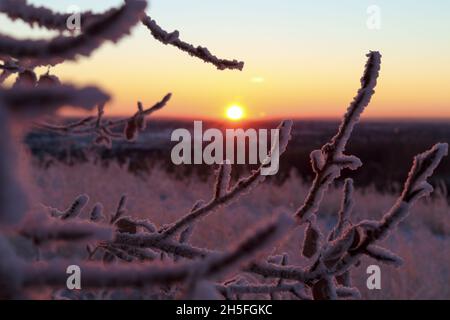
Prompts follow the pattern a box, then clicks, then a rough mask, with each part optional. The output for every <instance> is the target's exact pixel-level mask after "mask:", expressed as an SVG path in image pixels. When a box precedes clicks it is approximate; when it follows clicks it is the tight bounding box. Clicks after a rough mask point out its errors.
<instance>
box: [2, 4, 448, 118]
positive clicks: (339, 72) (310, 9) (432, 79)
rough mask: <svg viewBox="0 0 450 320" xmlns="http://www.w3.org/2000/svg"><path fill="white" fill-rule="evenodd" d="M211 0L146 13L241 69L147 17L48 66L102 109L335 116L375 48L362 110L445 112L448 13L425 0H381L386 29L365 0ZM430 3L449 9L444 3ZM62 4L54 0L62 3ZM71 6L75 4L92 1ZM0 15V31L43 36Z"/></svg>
mask: <svg viewBox="0 0 450 320" xmlns="http://www.w3.org/2000/svg"><path fill="white" fill-rule="evenodd" d="M35 2H36V3H39V1H35ZM41 2H42V1H41ZM50 2H52V1H50ZM69 2H70V3H69ZM113 2H114V1H111V2H110V3H113ZM214 2H215V4H214V5H213V4H208V5H204V6H202V5H201V4H200V2H198V0H193V1H192V2H190V4H191V6H188V5H187V4H186V2H182V1H180V0H166V1H156V0H155V1H152V7H151V10H150V11H149V14H151V15H152V17H154V18H155V19H157V20H158V21H159V23H160V24H161V25H162V26H164V27H165V28H167V29H168V30H173V29H175V28H177V29H179V30H180V31H181V36H182V38H183V39H185V40H187V41H190V42H192V43H194V44H196V45H197V44H201V45H205V46H207V47H208V48H209V49H210V50H211V51H212V52H213V53H214V54H217V55H218V56H220V57H223V58H237V59H239V60H244V61H245V63H246V65H245V69H244V71H242V72H239V71H218V70H216V69H215V68H214V67H213V66H212V65H210V64H205V63H203V62H201V61H198V60H196V59H194V58H192V57H189V56H187V55H186V54H185V53H183V52H179V51H178V50H177V49H175V48H173V47H168V46H164V45H162V44H160V43H158V42H156V41H155V40H153V38H152V37H151V35H150V34H149V32H148V31H147V30H146V29H145V28H144V27H143V26H138V27H136V28H135V29H134V31H133V33H132V35H131V36H130V37H128V38H126V39H125V40H122V41H121V42H120V43H119V44H118V45H112V44H107V45H105V46H103V47H102V48H101V49H100V50H98V51H97V52H95V53H94V55H93V56H92V57H91V58H89V59H85V58H83V59H80V60H79V61H78V62H76V63H66V64H64V65H60V66H57V67H55V68H53V69H52V72H53V73H54V74H56V75H58V76H59V77H60V78H61V79H62V80H64V81H67V82H73V83H76V84H79V85H87V84H96V85H98V86H100V87H102V88H103V89H105V90H106V91H108V92H110V93H111V94H112V95H113V97H114V100H113V101H112V102H111V103H110V104H109V105H108V109H109V112H108V113H109V114H110V115H122V114H130V113H133V112H134V111H135V109H136V101H137V100H141V101H142V102H143V103H144V104H145V105H146V106H149V105H151V104H153V103H154V102H156V101H158V100H159V99H160V98H162V97H163V96H164V95H165V94H166V93H167V92H172V93H173V99H172V100H171V102H170V103H169V105H168V106H167V107H166V109H165V110H163V111H161V112H159V113H158V115H159V116H165V117H178V116H181V117H188V118H197V119H206V118H220V117H223V114H224V110H225V108H226V107H227V106H229V105H231V104H240V105H242V106H244V107H245V109H246V114H247V116H248V117H249V118H254V119H268V118H272V117H277V118H279V117H284V118H310V117H327V118H329V117H338V116H340V115H341V114H342V113H343V112H344V111H345V109H346V108H347V106H348V104H349V102H350V101H351V99H352V98H353V96H354V95H355V93H356V90H357V89H358V87H359V79H360V77H361V74H362V71H363V66H364V63H365V59H366V57H365V53H367V52H368V51H369V50H379V51H381V53H382V54H383V63H382V71H381V76H380V80H379V85H378V87H377V90H376V91H377V93H376V95H375V96H374V98H373V102H372V103H371V105H370V107H369V109H368V110H367V112H366V113H365V117H372V118H373V117H389V118H399V117H400V118H405V117H407V118H449V117H450V105H449V104H450V90H449V89H448V88H449V84H450V61H449V59H450V41H448V31H450V20H449V19H448V18H446V15H445V14H443V12H442V11H445V10H444V9H443V8H442V7H441V9H440V10H438V8H436V6H435V5H433V4H432V2H433V1H427V2H426V3H421V4H410V3H409V2H407V1H403V0H399V1H396V3H395V4H393V3H392V1H379V3H380V8H381V9H382V28H381V29H380V30H377V31H374V30H369V29H368V28H367V27H366V19H367V14H366V9H367V6H368V5H369V4H371V3H370V2H368V1H347V5H346V6H340V5H337V4H336V3H335V2H333V1H330V0H322V1H314V2H315V3H316V4H311V2H310V1H308V2H309V3H308V4H307V3H306V2H304V1H293V0H289V1H283V4H282V5H277V4H274V3H273V1H265V0H264V1H256V0H249V1H246V4H245V5H242V8H241V10H238V11H236V10H232V8H236V6H238V7H239V4H241V3H242V2H239V1H237V0H232V1H231V3H230V2H228V3H226V2H222V3H220V2H219V1H214ZM233 2H236V3H235V4H234V5H233V4H232V3H233ZM436 2H439V3H440V4H441V5H442V6H444V7H448V9H449V10H450V4H449V3H448V2H441V1H437V0H436ZM62 3H64V1H59V2H54V5H55V6H60V7H61V8H64V4H62ZM72 3H73V1H68V2H67V6H68V5H70V4H72ZM195 3H197V5H195ZM201 3H204V2H201ZM251 3H253V4H254V7H252V5H251ZM79 4H80V6H81V7H82V8H83V9H85V8H89V5H90V3H89V2H88V1H81V2H79ZM401 4H403V5H404V6H407V9H408V10H404V9H405V7H402V6H401ZM109 5H112V4H109ZM107 6H108V4H104V5H103V7H98V8H97V9H98V10H99V11H100V10H102V9H104V8H106V7H107ZM180 6H181V7H180ZM171 7H173V8H175V7H176V8H178V9H177V12H176V13H173V11H171V10H170V8H171ZM200 7H202V9H201V10H199V8H200ZM254 8H257V10H256V9H254ZM255 10H256V11H255ZM449 10H447V12H449ZM4 21H5V20H4V19H3V18H2V19H1V21H0V22H2V29H3V30H4V31H3V32H5V33H9V34H18V35H19V36H21V37H27V36H30V35H32V36H36V34H38V35H41V34H43V33H44V31H43V30H41V31H38V32H37V33H33V31H32V30H30V29H29V28H27V27H25V26H24V25H22V24H21V23H20V22H15V23H5V22H4ZM445 30H447V31H445ZM43 71H44V70H43ZM67 113H70V111H66V114H67Z"/></svg>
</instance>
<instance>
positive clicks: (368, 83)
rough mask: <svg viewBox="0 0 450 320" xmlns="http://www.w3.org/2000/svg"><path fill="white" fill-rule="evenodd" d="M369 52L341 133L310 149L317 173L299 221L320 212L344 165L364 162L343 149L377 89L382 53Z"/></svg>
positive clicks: (349, 167) (353, 165) (358, 165)
mask: <svg viewBox="0 0 450 320" xmlns="http://www.w3.org/2000/svg"><path fill="white" fill-rule="evenodd" d="M367 56H368V61H367V63H366V67H365V71H364V74H363V76H362V78H361V88H360V89H359V91H358V93H357V95H356V97H355V98H354V99H353V102H352V103H351V104H350V106H349V108H348V110H347V113H346V114H345V115H344V119H343V121H342V123H341V125H340V128H339V131H338V133H337V134H336V135H335V136H334V137H333V138H332V139H331V140H330V142H328V143H327V144H325V145H324V146H323V147H322V149H321V150H316V151H313V152H312V153H311V164H312V167H313V170H314V172H315V174H316V176H315V178H314V181H313V184H312V186H311V189H310V190H309V193H308V195H307V196H306V199H305V202H304V203H303V205H302V206H301V207H300V208H299V209H298V210H297V212H296V213H295V215H296V217H297V218H298V219H299V222H300V223H306V222H307V221H309V220H310V219H311V218H312V216H313V215H315V214H316V213H317V211H318V210H319V206H320V202H321V200H322V198H323V195H324V194H325V192H326V191H327V190H328V187H329V186H330V185H331V183H332V182H333V181H334V180H335V179H337V178H338V177H339V176H340V175H341V171H342V170H343V169H347V168H348V169H351V170H356V169H357V168H359V167H360V166H361V165H362V163H361V161H360V160H359V159H358V158H357V157H355V156H348V155H345V154H344V151H345V147H346V145H347V142H348V140H349V138H350V135H351V133H352V131H353V128H354V127H355V125H356V123H357V122H358V121H359V118H360V116H361V114H362V112H363V111H364V109H365V108H366V107H367V105H368V104H369V102H370V99H371V97H372V95H373V94H374V93H375V90H374V89H375V86H376V84H377V79H378V75H379V71H380V64H381V54H380V53H379V52H376V51H372V52H370V53H369V54H368V55H367Z"/></svg>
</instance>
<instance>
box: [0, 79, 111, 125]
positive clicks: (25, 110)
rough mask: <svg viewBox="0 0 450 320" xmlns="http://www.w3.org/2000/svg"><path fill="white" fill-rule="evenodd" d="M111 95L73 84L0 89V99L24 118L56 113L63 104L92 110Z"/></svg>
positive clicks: (93, 88)
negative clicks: (79, 87)
mask: <svg viewBox="0 0 450 320" xmlns="http://www.w3.org/2000/svg"><path fill="white" fill-rule="evenodd" d="M109 99H110V97H109V95H107V94H106V93H104V92H102V91H101V90H99V89H97V88H95V87H86V88H81V89H78V88H76V87H74V86H72V85H57V86H40V87H39V86H38V87H28V86H17V87H15V88H12V89H9V90H1V89H0V100H1V102H2V103H3V105H5V106H7V107H8V109H9V111H10V112H11V113H13V114H16V115H20V116H22V117H24V118H35V117H39V116H41V115H44V114H48V113H54V112H55V111H56V110H57V109H58V108H61V107H63V106H74V107H80V108H83V109H86V110H91V109H92V108H94V107H95V106H96V105H97V104H99V103H105V102H106V101H108V100H109Z"/></svg>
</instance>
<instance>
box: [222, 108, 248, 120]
mask: <svg viewBox="0 0 450 320" xmlns="http://www.w3.org/2000/svg"><path fill="white" fill-rule="evenodd" d="M226 116H227V118H228V119H231V120H240V119H242V118H243V117H244V109H243V108H242V107H241V106H238V105H232V106H230V107H229V108H228V109H227V111H226Z"/></svg>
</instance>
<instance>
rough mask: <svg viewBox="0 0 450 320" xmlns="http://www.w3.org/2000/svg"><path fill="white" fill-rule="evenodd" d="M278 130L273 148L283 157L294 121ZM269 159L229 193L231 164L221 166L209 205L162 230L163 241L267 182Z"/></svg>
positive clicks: (284, 123) (286, 123) (282, 125)
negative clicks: (265, 170)
mask: <svg viewBox="0 0 450 320" xmlns="http://www.w3.org/2000/svg"><path fill="white" fill-rule="evenodd" d="M278 128H279V130H280V142H279V146H278V145H274V146H272V147H279V155H281V154H283V153H284V152H285V150H286V147H287V144H288V142H289V139H290V138H291V130H292V121H283V122H281V124H280V125H279V126H278ZM276 143H277V142H276ZM272 149H274V148H272ZM273 151H274V150H272V152H271V154H273ZM268 159H269V160H267V159H266V160H264V161H263V162H262V164H261V166H260V167H259V168H258V169H257V170H255V171H254V172H253V173H252V174H251V175H250V176H249V177H247V178H243V179H241V180H239V181H238V182H237V183H236V184H235V185H234V186H233V187H232V188H231V189H230V190H228V191H226V190H225V189H226V188H225V187H224V185H225V184H227V183H224V185H222V181H229V178H227V177H225V176H224V173H227V171H228V170H230V168H229V167H228V166H229V164H227V163H226V164H223V165H221V166H222V168H220V169H219V176H218V181H217V182H216V186H220V190H219V191H217V190H218V189H217V187H216V192H215V194H214V196H213V198H212V199H211V201H210V202H209V203H207V204H205V205H203V206H200V207H199V208H197V209H196V210H194V211H191V212H190V213H188V214H187V215H185V216H184V217H182V218H181V219H179V220H178V221H176V222H174V223H172V224H170V225H169V226H166V227H165V228H163V229H161V230H160V236H161V239H165V238H168V237H170V236H172V235H174V234H175V233H177V232H179V231H180V230H181V229H184V228H185V227H187V226H188V225H190V224H192V223H194V221H197V220H198V219H201V218H204V217H205V216H207V215H209V214H211V213H212V212H214V211H215V210H217V209H218V208H220V207H222V206H227V205H229V204H230V203H232V202H233V201H236V200H237V199H238V197H239V196H241V195H243V194H246V193H248V192H250V191H251V190H252V189H253V188H254V187H256V186H257V185H258V184H259V183H261V182H263V181H264V180H265V176H264V175H262V174H261V171H262V170H264V169H265V167H266V165H267V163H268V162H269V161H270V157H269V158H268ZM227 175H228V173H227Z"/></svg>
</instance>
